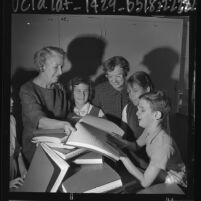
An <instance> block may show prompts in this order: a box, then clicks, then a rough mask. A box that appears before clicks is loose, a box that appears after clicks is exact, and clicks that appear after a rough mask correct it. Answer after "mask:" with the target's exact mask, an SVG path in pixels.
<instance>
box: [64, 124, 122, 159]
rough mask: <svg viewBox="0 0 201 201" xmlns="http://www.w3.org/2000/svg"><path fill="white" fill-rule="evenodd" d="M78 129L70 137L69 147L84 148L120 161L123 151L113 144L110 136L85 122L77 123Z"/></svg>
mask: <svg viewBox="0 0 201 201" xmlns="http://www.w3.org/2000/svg"><path fill="white" fill-rule="evenodd" d="M76 129H77V130H76V131H75V132H72V133H71V135H70V136H69V137H68V140H67V142H66V144H67V145H71V146H75V147H84V148H87V149H89V150H92V151H96V152H99V153H101V154H103V155H105V156H107V157H109V158H111V159H113V160H115V161H118V160H119V157H120V153H121V150H120V149H118V147H117V146H116V145H115V144H114V143H113V142H112V140H111V139H112V138H111V135H110V134H108V133H106V132H104V131H102V130H100V129H97V128H95V127H93V126H91V125H88V124H86V123H85V122H80V123H77V124H76ZM108 136H110V137H108Z"/></svg>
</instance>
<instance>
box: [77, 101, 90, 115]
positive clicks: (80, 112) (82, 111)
mask: <svg viewBox="0 0 201 201" xmlns="http://www.w3.org/2000/svg"><path fill="white" fill-rule="evenodd" d="M89 109H90V103H86V104H85V105H84V106H83V107H82V108H81V109H78V108H77V107H74V109H73V112H74V113H75V114H77V115H78V116H82V117H83V116H85V115H87V114H88V113H89Z"/></svg>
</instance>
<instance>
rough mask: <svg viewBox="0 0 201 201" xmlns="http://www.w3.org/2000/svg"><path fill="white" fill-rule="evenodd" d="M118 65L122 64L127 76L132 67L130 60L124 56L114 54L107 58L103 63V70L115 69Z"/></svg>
mask: <svg viewBox="0 0 201 201" xmlns="http://www.w3.org/2000/svg"><path fill="white" fill-rule="evenodd" d="M116 66H120V67H121V68H122V69H123V71H124V75H125V76H127V74H128V72H129V70H130V67H129V63H128V61H127V60H126V59H125V58H124V57H122V56H114V57H111V58H110V59H108V60H106V61H105V62H104V63H103V71H104V72H105V73H107V72H108V71H109V72H110V71H113V70H114V68H115V67H116Z"/></svg>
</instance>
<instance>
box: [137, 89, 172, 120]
mask: <svg viewBox="0 0 201 201" xmlns="http://www.w3.org/2000/svg"><path fill="white" fill-rule="evenodd" d="M139 98H140V99H143V100H146V101H147V102H149V104H150V108H151V110H152V111H160V112H161V114H162V118H161V119H162V120H163V119H164V118H166V116H167V115H168V114H169V112H170V109H171V106H170V99H169V97H167V95H166V92H165V91H154V92H148V93H144V94H142V95H141V96H140V97H139Z"/></svg>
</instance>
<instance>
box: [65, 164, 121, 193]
mask: <svg viewBox="0 0 201 201" xmlns="http://www.w3.org/2000/svg"><path fill="white" fill-rule="evenodd" d="M69 172H70V171H69ZM121 186H122V181H121V177H120V176H119V174H118V173H117V172H116V171H115V170H113V168H111V167H110V166H109V165H108V164H107V163H103V164H94V165H81V166H80V167H79V168H78V169H77V170H76V171H75V173H74V174H72V175H68V173H67V175H66V177H65V178H64V181H63V183H62V190H63V191H64V192H66V193H104V192H108V191H110V190H113V189H116V188H119V187H121Z"/></svg>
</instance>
